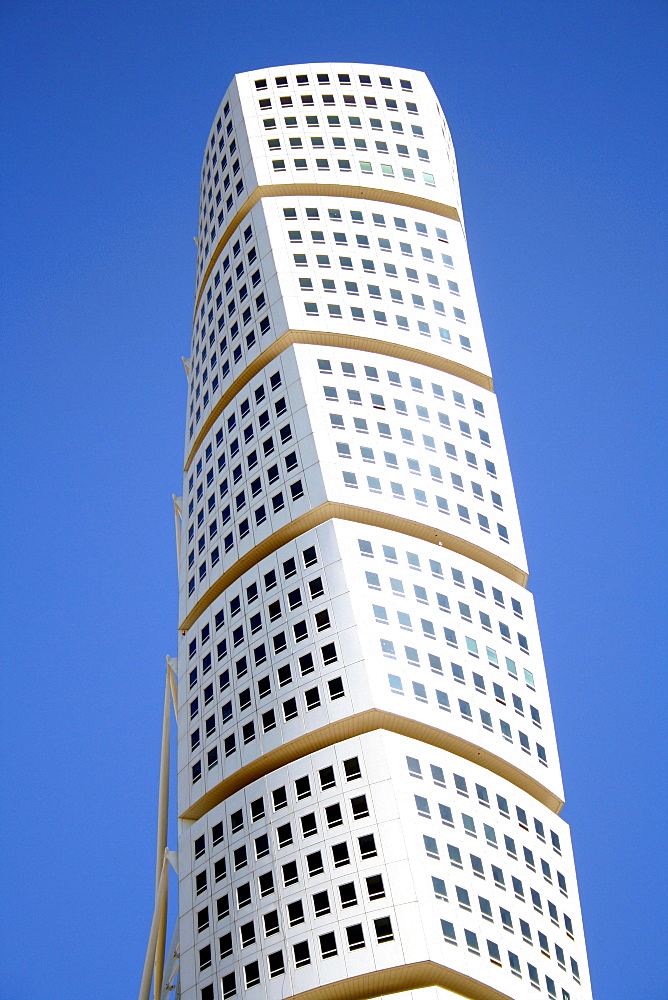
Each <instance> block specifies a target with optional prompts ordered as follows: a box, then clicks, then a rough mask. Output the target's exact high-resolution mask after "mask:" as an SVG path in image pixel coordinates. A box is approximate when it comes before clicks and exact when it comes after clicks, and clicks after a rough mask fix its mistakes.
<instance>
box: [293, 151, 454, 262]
mask: <svg viewBox="0 0 668 1000" xmlns="http://www.w3.org/2000/svg"><path fill="white" fill-rule="evenodd" d="M361 141H363V140H361ZM304 212H305V215H306V221H307V222H315V221H316V220H319V218H320V213H319V210H318V209H317V208H306V209H304ZM283 216H284V218H285V219H287V220H288V221H290V220H292V219H297V209H296V208H284V209H283ZM327 217H328V218H329V220H330V221H331V222H341V221H342V215H341V210H340V209H338V208H328V209H327ZM350 219H351V221H352V222H353V223H355V224H356V225H357V224H363V223H364V215H363V214H362V212H361V211H359V210H358V209H350ZM371 219H372V221H373V224H374V225H375V226H379V227H380V228H381V229H384V228H385V226H386V222H385V216H384V215H382V214H381V213H379V212H372V213H371ZM394 227H395V229H396V230H397V231H398V232H400V233H406V232H408V225H407V223H406V220H405V219H400V218H397V217H396V216H395V217H394ZM415 231H416V233H417V234H418V236H427V237H428V236H429V230H428V228H427V224H426V223H425V222H415ZM435 233H436V239H437V240H439V242H441V243H448V242H449V241H448V235H447V232H446V230H445V229H441V228H439V227H438V226H436V227H435ZM311 236H312V237H313V239H314V242H322V239H316V238H315V236H314V234H313V233H311ZM336 242H339V241H338V240H337V241H336ZM368 245H369V244H368V243H365V244H364V246H368ZM383 249H385V248H383ZM425 259H427V258H425ZM429 259H430V260H431V259H433V258H429Z"/></svg>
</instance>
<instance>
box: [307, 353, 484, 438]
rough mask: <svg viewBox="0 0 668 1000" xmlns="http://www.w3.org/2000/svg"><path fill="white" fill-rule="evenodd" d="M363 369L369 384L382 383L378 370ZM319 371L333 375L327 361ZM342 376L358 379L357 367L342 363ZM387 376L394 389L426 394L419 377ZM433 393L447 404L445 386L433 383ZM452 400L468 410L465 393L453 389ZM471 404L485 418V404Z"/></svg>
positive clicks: (423, 414) (446, 421) (447, 420)
mask: <svg viewBox="0 0 668 1000" xmlns="http://www.w3.org/2000/svg"><path fill="white" fill-rule="evenodd" d="M363 367H364V375H365V377H366V379H367V381H369V382H378V381H380V375H379V374H378V369H377V368H375V367H372V366H370V365H364V366H363ZM318 371H319V372H320V374H321V375H331V374H332V373H333V369H332V363H331V361H329V360H326V359H319V360H318ZM341 374H342V375H343V376H344V378H356V376H357V372H356V369H355V365H354V364H353V363H352V362H350V361H342V362H341ZM360 374H361V372H360ZM381 374H382V373H381ZM386 374H387V380H388V382H389V383H390V385H391V386H393V387H394V388H401V387H402V386H403V385H404V384H405V386H406V388H410V389H412V391H413V392H415V393H419V394H420V395H422V394H423V393H424V392H425V386H424V383H423V381H422V379H421V378H418V377H417V376H414V375H410V376H409V377H408V379H407V382H406V383H402V381H401V375H400V374H399V372H393V371H388V372H386ZM404 377H405V376H404ZM431 392H432V395H433V397H434V399H436V400H439V401H443V402H445V398H446V397H445V393H444V391H443V386H442V385H438V384H437V383H436V382H432V383H431ZM349 398H351V397H350V396H349ZM452 399H453V402H454V404H455V406H457V407H459V408H460V409H466V399H465V397H464V394H463V393H461V392H459V391H458V390H456V389H453V390H452ZM351 401H352V399H351ZM396 402H397V401H396V400H395V409H396ZM471 404H472V406H473V410H474V412H475V415H476V416H477V417H484V416H485V407H484V404H483V403H482V402H481V401H480V400H479V399H471ZM374 405H376V404H374ZM379 405H382V406H384V404H379ZM397 412H401V413H404V412H406V411H405V410H402V409H401V408H399V409H398V410H397ZM416 412H417V415H418V417H419V418H420V419H428V418H429V414H428V413H426V411H422V410H420V409H419V408H418V409H417V410H416ZM438 416H439V423H440V424H441V426H443V427H447V428H449V427H450V418H449V417H448V416H444V415H443V414H441V413H439V415H438ZM460 430H461V432H462V434H466V435H467V436H469V437H470V431H467V430H466V429H465V427H463V426H462V425H461V424H460ZM481 440H483V438H481ZM485 441H486V443H489V442H488V441H487V440H486V439H485Z"/></svg>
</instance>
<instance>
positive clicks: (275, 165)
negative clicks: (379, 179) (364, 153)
mask: <svg viewBox="0 0 668 1000" xmlns="http://www.w3.org/2000/svg"><path fill="white" fill-rule="evenodd" d="M402 155H404V156H408V150H407V151H406V153H404V154H402ZM420 159H428V157H420ZM293 163H294V167H295V170H308V169H309V163H308V161H307V160H306V159H304V158H301V157H296V158H295V159H294V160H293ZM357 165H358V166H359V170H360V173H361V174H372V173H373V166H372V164H371V162H370V161H369V160H358V161H357ZM271 166H272V169H273V170H274V172H275V173H282V172H283V171H285V170H286V169H287V167H286V165H285V160H284V159H275V160H272V161H271ZM332 166H336V167H337V168H338V169H339V170H340V171H341V172H342V173H350V172H351V171H352V170H353V167H352V165H351V162H350V160H346V159H337V161H336V164H332ZM315 168H316V170H326V171H329V170H330V169H331V167H330V162H329V160H328V159H327V157H317V158H316V160H315ZM380 172H381V175H382V176H383V177H394V167H393V166H392V164H391V163H381V164H380ZM401 177H402V179H403V180H405V181H415V180H417V179H418V178H417V177H416V176H415V171H414V170H413V169H412V167H402V168H401ZM422 180H423V181H424V183H425V184H427V185H428V186H429V187H434V186H435V184H436V181H435V179H434V175H433V174H431V173H428V172H427V171H424V170H423V171H422Z"/></svg>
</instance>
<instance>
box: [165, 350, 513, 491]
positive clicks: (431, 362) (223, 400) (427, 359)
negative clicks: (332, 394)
mask: <svg viewBox="0 0 668 1000" xmlns="http://www.w3.org/2000/svg"><path fill="white" fill-rule="evenodd" d="M292 344H316V345H318V346H320V347H343V348H346V349H347V350H349V351H371V352H373V353H374V354H382V355H384V356H385V357H388V358H397V359H399V360H401V361H412V362H414V363H415V364H418V365H427V366H428V367H429V368H435V369H437V370H438V371H441V372H447V373H448V374H449V375H456V376H457V378H463V379H465V380H466V381H467V382H471V383H473V385H477V386H479V387H480V388H481V389H489V391H490V392H494V383H493V382H492V378H491V376H490V375H484V374H483V373H482V372H478V371H476V370H475V368H469V367H468V366H467V365H462V364H460V363H459V362H458V361H450V360H449V359H448V358H441V357H439V355H437V354H431V353H430V352H429V351H421V350H417V349H416V348H414V347H410V346H409V345H408V344H393V343H391V342H389V341H387V340H376V339H375V338H374V337H358V336H356V335H353V334H350V333H336V332H333V331H324V330H323V331H318V330H288V331H287V332H286V333H284V334H283V335H282V336H281V337H279V338H278V339H277V340H275V341H274V342H273V344H270V345H269V346H268V347H267V348H266V350H264V351H263V352H262V354H258V356H257V357H256V358H254V359H253V360H252V361H251V362H250V364H248V365H247V366H246V368H244V370H243V371H242V372H241V374H240V375H239V376H238V377H237V378H236V379H235V380H234V382H233V383H232V385H231V386H230V387H229V388H228V389H226V391H225V392H224V393H223V395H222V396H221V397H220V399H219V400H218V402H217V403H216V405H215V406H214V407H213V408H212V410H211V412H210V413H209V415H208V417H207V418H206V420H205V421H204V423H203V424H202V426H201V428H200V431H199V433H198V435H197V437H196V438H195V441H194V442H193V445H192V448H191V449H190V451H189V453H188V457H187V459H186V463H185V467H184V469H185V471H186V472H187V471H188V469H189V468H190V466H191V464H192V462H193V460H194V458H195V455H196V453H197V449H198V448H199V447H200V446H201V444H202V441H203V440H204V438H205V437H206V435H207V434H208V433H209V431H210V430H211V427H212V425H213V424H214V423H215V422H216V420H217V419H218V417H219V416H220V414H221V413H222V412H223V410H224V409H225V407H226V406H227V405H228V404H229V403H230V402H231V401H232V400H233V399H234V397H235V396H236V394H237V393H238V392H241V390H242V389H243V387H244V386H245V385H247V384H248V382H250V380H251V379H252V378H254V377H255V376H256V375H257V373H258V372H260V371H262V369H263V368H265V367H266V366H267V365H268V364H270V363H271V362H272V361H273V360H274V358H276V357H278V355H279V354H282V353H283V351H286V350H287V349H288V347H291V346H292Z"/></svg>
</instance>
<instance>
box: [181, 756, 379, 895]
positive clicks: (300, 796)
mask: <svg viewBox="0 0 668 1000" xmlns="http://www.w3.org/2000/svg"><path fill="white" fill-rule="evenodd" d="M341 765H342V768H343V770H342V772H340V773H339V774H338V781H337V771H336V769H335V767H334V765H333V764H327V765H326V766H325V767H321V768H320V769H319V770H318V788H319V791H320V792H327V791H330V790H331V789H333V788H338V787H339V785H340V784H342V783H343V782H345V783H346V784H347V783H348V782H350V781H357V780H358V779H359V778H361V777H362V771H361V768H360V762H359V757H348V758H346V759H345V760H343V761H342V762H341ZM314 780H315V779H314ZM312 794H313V788H312V785H311V779H310V778H309V776H308V775H302V776H300V777H299V778H297V779H295V781H294V782H293V783H292V786H290V785H280V786H279V787H277V788H274V789H273V790H272V791H271V793H269V794H268V797H267V800H266V801H265V798H264V796H263V795H260V796H258V798H256V799H253V801H252V802H250V804H249V806H248V811H249V815H248V824H249V825H250V824H253V823H259V822H260V821H261V820H263V819H265V818H266V816H267V812H268V810H269V809H271V810H273V812H274V813H278V812H280V811H281V810H282V809H287V808H288V805H291V806H294V805H295V804H296V803H299V802H302V801H303V800H304V799H308V798H310V797H311V795H312ZM351 801H352V800H351ZM351 808H352V806H351ZM228 825H229V828H230V829H229V837H230V838H233V837H234V836H235V835H236V834H243V835H244V836H245V834H244V831H245V829H246V817H245V813H244V809H243V808H239V809H233V811H232V812H231V813H230V815H229V817H228ZM210 839H211V848H212V849H213V848H215V847H217V846H218V845H220V844H222V843H224V841H225V822H224V821H223V820H218V821H217V822H216V823H215V824H214V825H213V826H212V827H211V833H210ZM193 850H194V857H195V860H196V861H197V860H198V859H199V858H201V857H204V855H205V854H206V850H207V847H206V834H201V835H200V836H199V837H197V838H196V839H195V840H194V842H193ZM257 850H259V847H258V848H257V849H256V856H259V857H263V856H264V855H257ZM206 884H207V882H206V876H204V886H205V888H206Z"/></svg>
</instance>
